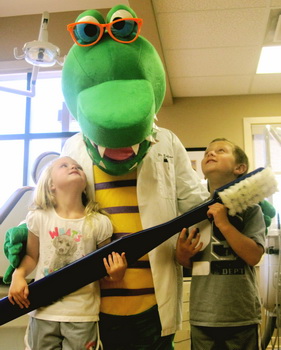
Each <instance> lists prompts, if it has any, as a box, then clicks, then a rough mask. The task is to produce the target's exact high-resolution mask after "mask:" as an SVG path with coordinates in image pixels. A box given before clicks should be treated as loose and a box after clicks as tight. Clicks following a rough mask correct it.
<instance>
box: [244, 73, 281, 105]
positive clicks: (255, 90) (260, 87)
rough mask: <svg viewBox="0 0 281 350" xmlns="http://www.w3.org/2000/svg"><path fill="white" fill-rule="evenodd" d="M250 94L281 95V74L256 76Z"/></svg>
mask: <svg viewBox="0 0 281 350" xmlns="http://www.w3.org/2000/svg"><path fill="white" fill-rule="evenodd" d="M250 93H251V94H264V93H267V94H274V93H281V74H256V75H255V76H254V77H253V81H252V85H251V88H250ZM280 102H281V101H280Z"/></svg>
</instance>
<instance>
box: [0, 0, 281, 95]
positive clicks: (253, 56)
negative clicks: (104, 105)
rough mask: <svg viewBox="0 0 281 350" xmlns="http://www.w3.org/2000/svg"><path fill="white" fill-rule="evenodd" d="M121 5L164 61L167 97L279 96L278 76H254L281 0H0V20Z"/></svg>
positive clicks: (273, 29) (274, 26) (276, 16)
mask: <svg viewBox="0 0 281 350" xmlns="http://www.w3.org/2000/svg"><path fill="white" fill-rule="evenodd" d="M120 2H121V3H124V4H127V5H129V6H131V7H132V8H133V9H134V10H135V11H136V12H137V14H138V16H139V17H142V18H143V19H144V26H143V30H142V34H143V35H144V36H146V37H147V38H148V39H149V40H150V41H152V43H153V44H154V45H155V47H156V48H157V49H158V52H159V53H160V55H161V57H162V59H163V60H164V62H165V65H166V71H167V82H168V94H169V95H170V98H173V97H193V96H224V95H248V94H271V93H281V74H262V75H257V74H256V73H255V72H256V68H257V64H258V60H259V55H260V52H261V48H262V46H263V44H264V43H265V42H266V43H267V44H270V42H271V41H272V38H273V35H274V32H275V28H276V24H277V19H278V17H279V14H281V0H246V1H245V0H172V1H171V0H128V1H124V0H123V1H122V0H121V1H114V0H67V1H66V0H60V1H57V0H48V1H45V0H41V1H38V0H30V1H25V2H22V0H13V1H6V2H5V3H4V1H2V2H1V4H0V17H7V16H19V15H28V14H40V13H42V12H43V11H49V12H50V15H51V13H52V12H67V11H76V10H86V9H88V8H96V9H99V8H110V7H112V6H114V5H116V4H118V3H120ZM36 30H37V28H36Z"/></svg>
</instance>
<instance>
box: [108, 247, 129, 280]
mask: <svg viewBox="0 0 281 350" xmlns="http://www.w3.org/2000/svg"><path fill="white" fill-rule="evenodd" d="M103 263H104V266H105V268H106V272H107V274H108V276H107V277H105V278H106V279H107V280H109V281H112V282H117V281H120V280H122V278H123V277H124V275H125V271H126V268H127V266H128V264H127V260H126V257H125V253H122V254H121V255H120V254H119V253H115V252H112V254H109V255H108V258H107V259H106V258H103Z"/></svg>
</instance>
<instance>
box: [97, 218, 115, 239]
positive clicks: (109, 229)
mask: <svg viewBox="0 0 281 350" xmlns="http://www.w3.org/2000/svg"><path fill="white" fill-rule="evenodd" d="M97 218H98V225H99V226H98V237H97V245H99V244H100V243H102V242H104V241H105V240H107V239H108V238H110V237H111V236H112V234H113V226H112V223H111V220H110V219H109V217H107V216H106V215H102V214H99V215H98V216H97Z"/></svg>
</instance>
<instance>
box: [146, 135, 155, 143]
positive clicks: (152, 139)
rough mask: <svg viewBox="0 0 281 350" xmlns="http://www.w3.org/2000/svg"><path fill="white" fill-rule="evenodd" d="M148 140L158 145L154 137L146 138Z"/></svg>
mask: <svg viewBox="0 0 281 350" xmlns="http://www.w3.org/2000/svg"><path fill="white" fill-rule="evenodd" d="M146 140H147V141H149V142H151V143H156V142H157V141H156V140H155V138H154V137H153V136H152V135H149V136H147V137H146Z"/></svg>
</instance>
